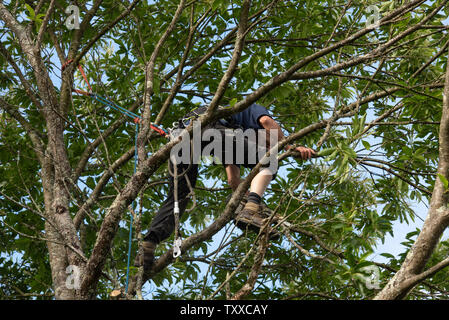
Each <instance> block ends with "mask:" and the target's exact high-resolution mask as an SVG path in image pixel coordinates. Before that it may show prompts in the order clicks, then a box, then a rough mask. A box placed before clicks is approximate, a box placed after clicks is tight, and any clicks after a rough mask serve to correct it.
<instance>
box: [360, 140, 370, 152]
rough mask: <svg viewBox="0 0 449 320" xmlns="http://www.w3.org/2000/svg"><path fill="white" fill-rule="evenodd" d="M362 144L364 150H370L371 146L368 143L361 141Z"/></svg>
mask: <svg viewBox="0 0 449 320" xmlns="http://www.w3.org/2000/svg"><path fill="white" fill-rule="evenodd" d="M362 144H363V146H364V147H365V149H366V150H369V149H370V148H371V145H370V144H369V143H368V141H365V140H362Z"/></svg>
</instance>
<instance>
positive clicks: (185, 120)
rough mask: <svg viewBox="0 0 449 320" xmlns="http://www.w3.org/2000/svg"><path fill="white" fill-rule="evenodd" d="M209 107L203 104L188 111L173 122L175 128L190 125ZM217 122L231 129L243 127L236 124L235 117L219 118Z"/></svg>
mask: <svg viewBox="0 0 449 320" xmlns="http://www.w3.org/2000/svg"><path fill="white" fill-rule="evenodd" d="M208 108H209V106H201V107H197V108H195V109H193V110H192V111H190V112H189V113H187V114H186V115H185V116H184V117H182V118H181V119H179V120H178V121H176V122H173V129H183V128H186V127H188V126H189V124H190V123H191V121H195V120H196V119H198V118H199V117H200V116H201V115H203V114H205V113H206V112H207V109H208ZM219 108H220V107H219ZM215 123H216V124H221V125H222V126H224V127H226V128H230V129H240V128H241V126H240V125H237V124H236V122H235V121H234V119H233V118H232V117H228V118H222V119H218V120H217V121H216V122H215ZM212 125H213V124H212Z"/></svg>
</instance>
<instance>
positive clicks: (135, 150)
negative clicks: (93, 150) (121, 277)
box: [125, 123, 139, 293]
mask: <svg viewBox="0 0 449 320" xmlns="http://www.w3.org/2000/svg"><path fill="white" fill-rule="evenodd" d="M138 134H139V124H138V123H136V134H135V139H134V173H136V171H137V136H138ZM132 208H133V212H136V201H135V200H133V203H132ZM133 220H134V216H133V214H132V212H131V219H130V222H129V236H128V259H127V260H128V261H127V263H126V285H125V292H126V293H128V284H129V265H130V261H131V245H132V234H133V222H134V221H133Z"/></svg>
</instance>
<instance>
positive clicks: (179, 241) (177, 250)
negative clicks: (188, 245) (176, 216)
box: [173, 238, 182, 258]
mask: <svg viewBox="0 0 449 320" xmlns="http://www.w3.org/2000/svg"><path fill="white" fill-rule="evenodd" d="M181 244H182V239H181V238H178V239H176V240H175V243H174V244H173V258H177V257H179V256H180V255H181Z"/></svg>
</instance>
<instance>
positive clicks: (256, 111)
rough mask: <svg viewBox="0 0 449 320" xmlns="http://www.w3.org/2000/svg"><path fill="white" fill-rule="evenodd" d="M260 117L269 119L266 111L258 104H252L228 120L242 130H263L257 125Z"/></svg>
mask: <svg viewBox="0 0 449 320" xmlns="http://www.w3.org/2000/svg"><path fill="white" fill-rule="evenodd" d="M262 116H269V117H271V115H270V113H269V112H268V110H267V109H266V108H265V107H263V106H261V105H260V104H256V103H254V104H252V105H251V106H249V107H248V108H246V109H245V110H243V111H242V112H239V113H236V114H233V115H232V116H231V117H230V119H231V122H232V124H233V125H237V126H239V127H241V128H242V129H243V130H247V129H263V127H262V126H261V125H260V123H259V119H260V117H262Z"/></svg>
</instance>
